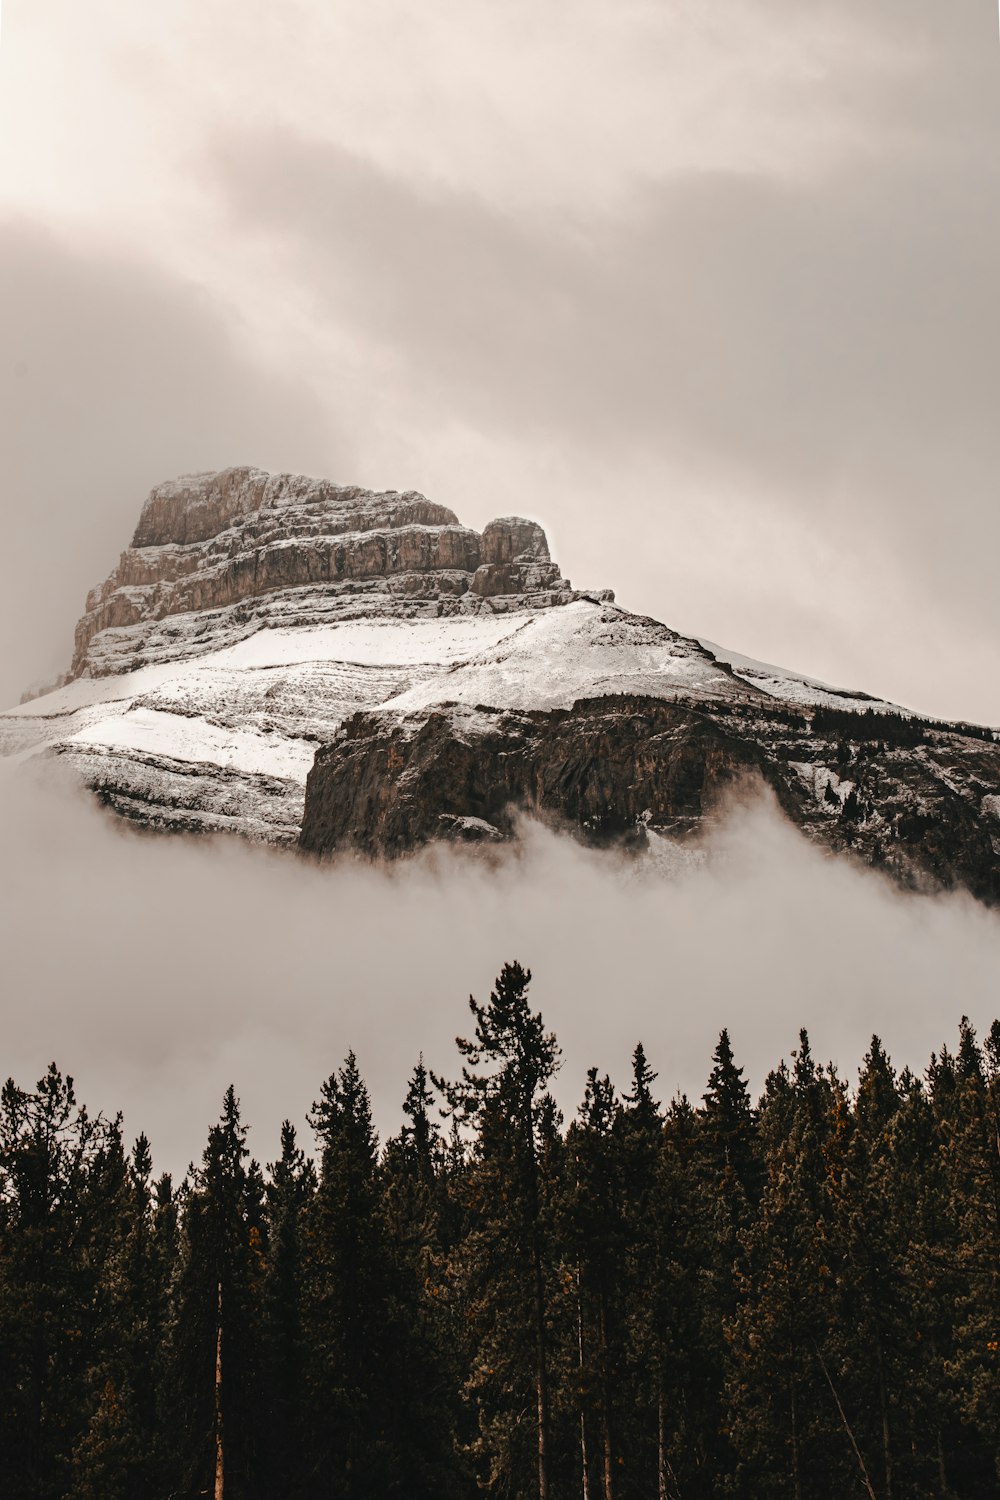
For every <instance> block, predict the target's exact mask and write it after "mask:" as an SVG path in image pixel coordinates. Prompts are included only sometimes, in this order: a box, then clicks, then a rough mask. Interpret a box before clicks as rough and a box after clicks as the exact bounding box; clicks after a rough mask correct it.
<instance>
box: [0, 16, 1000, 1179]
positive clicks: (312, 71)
mask: <svg viewBox="0 0 1000 1500" xmlns="http://www.w3.org/2000/svg"><path fill="white" fill-rule="evenodd" d="M998 171H1000V39H998V35H997V14H996V7H995V4H994V3H993V0H831V3H826V0H808V3H805V0H712V3H711V4H706V3H700V0H652V3H645V0H419V3H413V0H406V3H402V0H337V3H336V4H330V3H329V0H281V3H280V4H276V3H274V0H268V3H264V0H211V3H206V0H170V3H169V4H166V5H155V6H154V5H149V4H140V3H136V0H86V3H82V0H6V3H5V4H4V5H3V12H2V42H0V456H2V468H0V475H2V484H3V499H2V505H0V516H2V521H3V533H2V538H0V540H2V548H0V570H2V571H0V585H2V586H0V699H2V700H4V701H8V702H9V701H13V700H14V699H16V698H17V696H18V695H19V694H20V692H21V690H22V689H23V688H24V687H25V686H27V685H28V684H29V683H31V682H33V681H37V680H38V679H43V678H45V677H48V676H51V675H52V674H54V673H56V672H58V671H59V670H61V669H63V668H64V667H65V666H66V665H67V663H68V660H69V655H70V645H71V639H72V629H73V625H74V622H75V620H76V618H77V616H78V615H79V613H80V611H81V609H82V607H83V602H84V598H85V595H86V592H87V590H88V588H90V587H91V586H92V585H93V584H94V583H96V582H98V581H99V580H100V579H101V578H103V577H104V576H105V575H106V574H107V573H108V571H109V570H110V569H111V567H112V566H113V564H114V562H115V560H116V558H117V555H118V553H119V552H120V550H121V549H122V548H123V547H124V546H125V545H126V544H127V542H128V540H129V538H130V536H131V533H132V529H133V527H134V524H135V520H136V518H137V515H138V512H139V508H140V506H141V503H142V500H143V498H144V496H145V494H146V493H147V491H148V490H149V488H150V487H151V486H152V485H153V484H155V483H157V482H158V481H160V480H162V479H164V478H167V477H170V476H172V475H175V474H178V473H181V472H184V471H191V470H194V469H200V468H216V467H223V466H225V465H228V464H237V463H256V464H260V465H262V466H264V467H268V468H272V469H282V468H284V469H290V470H297V471H303V472H307V473H313V474H319V475H324V476H327V477H330V478H332V479H334V480H338V481H343V482H358V483H363V484H368V485H372V486H376V487H395V488H401V489H402V488H411V487H412V488H417V489H421V490H423V491H424V492H425V493H426V494H428V495H429V496H431V497H433V498H434V499H436V500H438V501H441V502H443V503H445V504H448V505H451V506H453V507H454V509H455V510H456V511H457V512H458V514H459V516H460V517H461V518H462V519H463V520H465V521H466V522H468V523H469V524H471V525H475V526H482V525H483V524H484V523H485V522H486V521H487V520H489V519H490V518H491V517H492V516H494V515H497V514H509V513H510V512H520V513H523V514H527V515H530V516H533V517H535V518H537V519H538V520H540V521H542V522H543V523H544V524H545V525H546V526H547V527H548V529H549V533H550V537H551V539H552V543H553V549H554V554H555V556H556V557H557V558H558V560H559V562H560V563H561V564H562V567H563V570H564V572H565V573H567V574H568V576H569V577H571V578H572V579H573V581H574V582H575V583H576V584H578V585H580V586H586V585H590V586H602V587H603V586H608V587H613V588H614V589H615V590H616V591H617V593H618V597H619V599H620V601H621V602H622V603H624V604H625V605H627V606H629V607H632V608H635V609H637V610H640V611H643V612H647V613H650V614H652V615H655V616H657V617H658V618H659V619H661V620H664V621H666V622H667V623H668V624H670V625H672V626H674V627H676V628H678V629H681V630H684V631H686V632H689V633H692V634H701V635H706V636H708V637H710V638H712V639H714V640H716V641H719V642H722V643H724V644H726V645H728V646H730V647H732V648H734V649H736V650H738V651H741V652H743V653H745V654H747V655H752V656H757V657H761V658H763V659H765V660H769V661H773V662H777V663H781V664H784V665H787V666H790V667H793V668H798V669H799V670H801V671H804V672H806V673H808V674H810V675H812V676H816V677H820V678H824V679H826V680H828V681H832V682H834V683H840V684H842V685H846V686H857V687H864V688H867V689H868V690H870V691H873V692H878V693H881V694H884V695H886V696H889V697H892V698H895V699H897V700H898V701H901V702H904V703H907V704H910V705H912V706H914V707H917V708H919V709H923V710H925V711H929V712H937V713H941V714H944V715H948V716H963V717H969V718H975V719H979V720H981V721H987V722H992V723H995V724H996V723H1000V679H998V674H997V671H996V663H997V659H998V650H1000V611H998V609H997V588H996V572H997V564H998V558H1000V506H998V504H997V488H996V486H997V476H998V474H1000V418H998V413H1000V305H998V294H997V268H998V267H1000V193H998V182H997V175H998ZM0 827H2V838H0V889H2V890H3V892H4V896H3V900H2V901H0V993H2V994H3V995H4V996H5V997H6V999H7V1001H8V1010H9V1014H8V1015H7V1016H6V1018H5V1029H4V1041H3V1058H2V1059H0V1067H2V1071H3V1073H4V1074H6V1073H7V1072H13V1073H14V1074H15V1075H16V1076H17V1078H18V1079H19V1081H20V1082H21V1083H23V1084H30V1083H31V1081H32V1080H33V1078H35V1077H37V1076H38V1075H39V1074H40V1072H41V1071H42V1070H43V1069H44V1067H45V1064H46V1063H47V1062H48V1060H49V1058H50V1057H51V1056H53V1055H56V1056H57V1058H58V1060H59V1062H60V1063H61V1064H62V1065H63V1067H65V1068H66V1069H68V1070H70V1071H73V1072H76V1073H77V1075H78V1077H79V1080H80V1085H81V1092H82V1094H83V1095H84V1097H86V1098H87V1099H88V1101H89V1102H91V1103H92V1104H93V1105H94V1106H95V1107H103V1108H106V1109H115V1108H117V1107H118V1106H119V1105H123V1106H124V1107H125V1108H126V1110H127V1124H128V1126H129V1128H130V1129H131V1130H138V1129H139V1128H142V1127H145V1128H146V1129H148V1130H149V1131H150V1132H151V1133H152V1135H153V1138H154V1142H155V1144H156V1146H157V1152H158V1159H159V1161H160V1162H161V1163H162V1164H164V1165H170V1166H174V1167H182V1166H183V1163H184V1161H186V1160H187V1158H188V1156H189V1155H192V1154H196V1153H197V1151H198V1150H199V1149H200V1144H201V1142H202V1140H203V1139H204V1133H205V1130H206V1128H207V1125H208V1123H209V1121H210V1120H211V1119H212V1118H213V1116H214V1114H215V1113H216V1111H217V1109H218V1101H219V1099H220V1098H221V1094H222V1091H223V1089H224V1088H225V1086H226V1085H227V1084H228V1083H229V1082H230V1081H234V1082H235V1083H236V1085H237V1088H238V1089H239V1091H240V1092H241V1093H243V1095H244V1099H245V1103H246V1106H247V1112H248V1115H249V1116H250V1118H252V1119H253V1120H254V1122H255V1125H256V1127H257V1129H258V1131H259V1133H258V1134H256V1135H255V1139H254V1146H255V1149H256V1150H257V1151H258V1152H259V1153H260V1155H261V1156H263V1157H265V1158H266V1157H267V1156H268V1155H269V1154H273V1151H274V1149H275V1145H276V1141H277V1123H278V1121H279V1120H280V1118H281V1116H282V1115H283V1114H285V1113H289V1114H292V1115H293V1116H297V1117H299V1118H301V1115H302V1113H303V1111H304V1109H305V1107H306V1106H307V1105H308V1104H309V1102H310V1100H311V1099H312V1098H313V1097H315V1094H316V1091H317V1089H318V1087H319V1084H320V1083H321V1081H322V1079H323V1077H324V1076H325V1075H326V1074H327V1073H329V1071H330V1070H331V1069H332V1068H334V1067H335V1066H337V1064H338V1063H339V1062H340V1060H341V1059H342V1058H343V1056H344V1054H345V1053H346V1051H347V1049H348V1047H351V1046H354V1047H356V1048H357V1050H358V1053H359V1057H360V1061H361V1064H362V1068H363V1069H364V1071H365V1073H366V1075H367V1076H368V1078H369V1080H370V1082H371V1084H372V1087H373V1091H374V1095H375V1103H376V1110H377V1115H378V1119H379V1123H380V1126H381V1127H382V1128H383V1129H388V1128H394V1126H395V1124H396V1123H397V1121H398V1101H399V1099H400V1097H401V1095H402V1092H403V1089H404V1087H405V1079H406V1075H407V1073H408V1071H409V1068H410V1067H411V1066H412V1063H413V1061H414V1059H415V1057H416V1054H417V1052H418V1051H419V1050H420V1048H421V1047H423V1048H424V1050H425V1052H426V1053H427V1054H428V1060H429V1061H431V1062H432V1063H433V1064H434V1066H435V1067H439V1068H442V1069H444V1070H445V1071H447V1070H448V1068H449V1065H452V1066H453V1065H454V1053H453V1048H452V1044H451V1040H450V1039H451V1038H452V1037H453V1035H454V1033H455V1032H456V1031H458V1030H461V1029H462V1028H463V1026H464V1024H465V1015H466V1012H465V996H466V995H467V994H468V991H469V990H470V989H474V990H475V991H476V993H477V994H478V995H479V996H480V998H483V997H484V996H485V994H486V993H487V992H488V988H489V984H490V981H491V979H492V978H493V976H494V975H495V974H496V972H497V970H498V969H499V966H500V964H501V963H502V962H503V961H504V960H505V959H508V958H512V957H515V956H516V957H518V958H520V959H521V960H522V961H523V962H524V963H526V964H528V965H530V966H531V967H532V968H533V969H534V970H535V973H536V984H535V990H534V993H533V998H534V1000H535V1002H536V1003H537V1004H539V1005H540V1006H542V1008H543V1009H544V1010H545V1013H546V1015H547V1016H548V1018H549V1019H550V1021H551V1022H552V1023H553V1024H554V1025H555V1026H556V1027H557V1029H558V1031H559V1033H560V1036H561V1038H562V1040H563V1042H564V1045H565V1047H566V1052H567V1059H566V1068H565V1070H564V1073H563V1075H562V1076H561V1079H560V1085H559V1090H560V1098H561V1100H562V1102H563V1104H564V1105H565V1106H566V1108H567V1109H572V1108H573V1106H574V1104H575V1102H576V1100H577V1099H578V1098H579V1097H580V1093H581V1090H582V1081H583V1076H584V1070H585V1068H586V1067H587V1066H588V1065H590V1064H591V1063H599V1064H600V1065H601V1066H602V1067H607V1068H610V1069H611V1070H612V1072H613V1074H614V1075H615V1077H616V1078H617V1079H618V1080H619V1081H623V1080H624V1078H625V1076H626V1073H627V1065H628V1055H629V1051H630V1049H631V1047H632V1045H633V1044H634V1042H635V1040H637V1039H638V1037H639V1036H640V1035H642V1037H643V1039H644V1040H645V1042H646V1044H647V1047H648V1049H649V1051H650V1055H651V1056H652V1058H653V1060H654V1065H655V1066H657V1067H658V1068H659V1069H660V1071H661V1077H662V1093H663V1096H664V1097H669V1095H670V1094H671V1093H672V1092H673V1091H674V1090H675V1089H676V1088H678V1087H680V1088H685V1089H687V1090H688V1091H689V1092H690V1093H692V1094H693V1095H695V1096H697V1095H698V1094H699V1093H700V1090H701V1088H702V1087H703V1083H704V1078H705V1074H706V1070H707V1065H708V1059H709V1054H710V1051H711V1047H712V1045H713V1043H714V1040H715V1037H716V1035H717V1033H718V1030H719V1028H720V1027H721V1026H723V1025H728V1026H730V1027H731V1028H732V1031H733V1034H734V1040H735V1042H736V1045H737V1050H738V1053H739V1056H740V1057H741V1059H743V1060H745V1061H746V1063H747V1065H748V1067H749V1069H750V1071H751V1075H752V1078H753V1082H754V1086H755V1087H756V1086H759V1084H760V1082H761V1081H762V1078H763V1075H764V1072H765V1070H766V1068H767V1067H768V1066H769V1065H770V1064H771V1063H773V1062H774V1061H775V1059H776V1058H777V1057H778V1056H779V1055H781V1054H782V1053H783V1052H787V1051H788V1049H789V1048H790V1047H791V1046H794V1044H795V1040H796V1035H797V1030H798V1027H799V1025H801V1024H802V1023H803V1022H805V1023H806V1024H807V1025H809V1026H810V1027H811V1028H812V1030H813V1032H814V1041H815V1045H816V1050H817V1052H819V1053H820V1055H822V1056H827V1055H834V1056H836V1057H838V1058H839V1060H840V1062H841V1064H842V1067H843V1069H844V1071H845V1073H846V1074H847V1075H848V1076H853V1073H854V1068H855V1066H856V1064H857V1061H858V1059H859V1058H860V1055H861V1053H862V1051H863V1050H864V1047H865V1045H866V1042H867V1039H868V1036H869V1034H870V1032H871V1030H872V1029H874V1028H877V1029H879V1030H880V1031H882V1032H883V1034H884V1036H885V1038H886V1042H887V1044H888V1046H889V1047H890V1050H891V1051H892V1052H893V1053H894V1055H895V1056H896V1057H897V1058H898V1060H899V1061H900V1062H908V1063H911V1064H912V1065H914V1066H915V1067H918V1068H919V1067H921V1066H922V1065H923V1064H924V1063H925V1062H926V1059H927V1055H928V1053H929V1050H930V1048H931V1047H932V1046H936V1045H939V1044H940V1042H941V1041H942V1040H943V1039H945V1038H949V1037H953V1036H954V1033H955V1027H956V1023H957V1020H958V1017H959V1015H960V1014H961V1013H962V1012H963V1011H968V1012H969V1014H970V1015H972V1017H973V1019H974V1020H975V1021H976V1022H977V1024H979V1025H980V1026H986V1025H988V1023H989V1021H990V1020H991V1019H992V1010H991V1007H992V1006H993V1005H994V1003H995V988H996V986H995V975H996V971H997V963H998V956H1000V928H998V926H997V922H996V918H995V916H992V915H989V914H987V913H986V912H984V911H982V910H981V909H978V908H976V907H974V906H973V905H972V904H971V903H969V902H968V901H965V900H962V899H957V898H956V899H947V900H939V901H932V900H927V899H916V898H904V897H901V896H899V895H897V894H894V893H892V892H891V891H889V889H888V888H887V887H886V886H885V885H883V883H882V882H881V881H880V880H879V879H878V878H877V877H875V876H873V875H870V874H862V873H859V872H858V871H857V870H854V869H853V868H851V867H850V866H848V865H845V864H840V863H837V862H833V861H830V860H828V859H824V858H823V857H822V856H821V855H820V854H819V853H818V852H817V851H816V850H814V849H812V848H810V847H809V846H808V845H807V844H806V843H805V842H804V841H803V840H802V839H800V838H799V837H798V836H797V835H796V834H794V833H793V832H792V831H791V830H790V829H789V828H788V827H787V825H783V824H782V823H780V822H779V821H778V820H777V818H776V817H774V816H773V815H772V814H771V813H768V812H767V811H766V810H761V809H760V808H756V809H751V810H750V811H749V812H748V811H746V810H745V809H744V810H737V811H736V812H735V813H734V816H733V819H732V821H731V822H730V823H729V824H728V825H726V826H725V827H724V828H723V829H722V830H721V831H720V832H717V833H716V835H715V836H714V841H713V843H712V844H711V848H710V855H709V859H708V862H707V863H706V864H704V865H696V866H695V867H694V868H693V869H691V870H690V871H689V872H688V874H687V876H686V877H684V878H672V879H668V878H665V877H663V876H662V875H657V874H654V873H652V872H650V871H649V870H648V869H646V870H643V869H642V868H640V869H636V868H633V869H632V870H631V871H630V872H625V871H623V870H621V869H619V868H617V867H616V866H615V865H614V863H613V861H612V862H608V861H607V860H605V861H601V860H599V859H597V857H596V856H592V855H589V854H586V853H584V852H583V851H581V850H579V849H578V848H577V847H576V846H575V845H572V844H561V843H558V842H557V841H555V840H554V839H552V838H549V837H548V836H544V835H541V834H537V833H535V834H531V835H530V836H529V840H528V845H527V848H526V851H525V852H524V853H523V854H522V855H521V856H516V857H514V858H512V860H511V862H510V863H508V864H506V865H505V866H504V867H503V868H502V869H501V870H500V871H499V872H492V873H491V872H489V871H487V870H485V869H483V868H481V867H479V866H477V865H466V864H465V863H463V862H461V861H459V863H458V864H454V863H453V862H452V856H447V855H444V856H441V857H440V860H441V862H440V863H439V865H438V866H437V867H435V868H428V866H427V865H426V864H425V863H422V862H420V861H418V862H417V863H416V864H412V865H407V866H405V867H403V868H401V869H399V870H394V871H391V872H385V871H381V872H380V871H377V870H359V869H357V868H355V867H353V866H350V865H348V866H345V867H339V868H335V869H333V870H324V871H316V870H311V869H306V868H302V867H299V866H296V865H294V864H292V863H290V862H289V860H288V859H286V858H279V857H277V856H269V855H266V854H264V853H263V852H262V851H260V850H249V849H246V848H243V847H234V846H231V845H224V846H221V847H220V846H215V845H197V844H188V843H185V842H183V841H169V842H167V843H162V842H159V841H150V840H146V839H137V838H135V837H134V836H127V835H123V834H122V833H121V832H120V831H115V830H114V829H113V828H111V827H110V826H109V825H108V824H107V822H106V821H105V820H104V818H103V817H102V815H100V814H99V813H98V812H97V811H96V809H95V808H93V807H91V806H90V805H89V804H87V803H86V802H84V801H82V800H81V799H79V798H73V797H70V796H69V795H68V794H59V795H56V794H55V793H54V792H53V790H52V789H51V788H41V789H38V788H36V787H35V784H34V782H31V783H30V784H29V782H27V781H25V780H23V779H21V780H18V781H17V783H16V784H14V783H13V782H10V781H8V780H3V779H0ZM720 932H721V933H724V934H725V935H726V941H725V942H723V943H720V942H719V941H718V935H719V933H720ZM248 934H249V937H248ZM151 955H152V956H153V957H152V960H151ZM206 999H210V1000H211V1004H208V1005H206Z"/></svg>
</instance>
